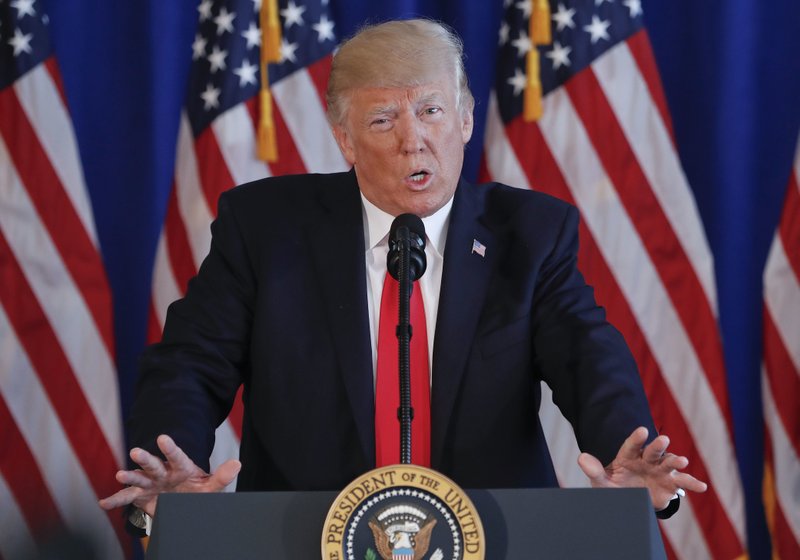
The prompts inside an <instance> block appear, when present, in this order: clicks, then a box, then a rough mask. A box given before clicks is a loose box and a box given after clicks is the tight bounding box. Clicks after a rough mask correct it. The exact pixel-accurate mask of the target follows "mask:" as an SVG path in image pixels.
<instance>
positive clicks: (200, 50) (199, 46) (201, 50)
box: [192, 33, 208, 60]
mask: <svg viewBox="0 0 800 560" xmlns="http://www.w3.org/2000/svg"><path fill="white" fill-rule="evenodd" d="M207 44H208V41H206V40H205V39H204V38H203V36H202V35H200V34H199V33H198V34H197V35H195V36H194V43H192V60H197V59H198V58H202V57H203V56H204V55H205V54H206V45H207Z"/></svg>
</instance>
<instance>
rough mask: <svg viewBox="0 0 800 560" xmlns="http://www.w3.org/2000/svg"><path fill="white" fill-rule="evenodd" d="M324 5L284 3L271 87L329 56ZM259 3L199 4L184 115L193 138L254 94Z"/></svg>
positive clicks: (214, 0) (318, 0)
mask: <svg viewBox="0 0 800 560" xmlns="http://www.w3.org/2000/svg"><path fill="white" fill-rule="evenodd" d="M327 4H328V2H327V0H308V1H302V0H282V1H281V2H279V7H278V11H279V15H280V20H281V26H282V40H281V57H282V61H281V62H279V63H275V64H270V65H269V66H270V68H269V78H270V84H275V83H276V82H278V81H280V80H281V79H283V78H285V77H286V76H288V75H289V74H291V73H292V72H294V71H296V70H298V69H300V68H303V67H305V66H307V65H309V64H311V63H313V62H315V61H317V60H319V59H320V58H322V57H324V56H326V55H327V54H329V53H330V52H332V51H333V49H334V47H335V46H336V38H335V35H334V26H333V22H332V21H331V19H330V17H329V11H328V6H327ZM260 9H261V0H202V1H201V2H200V4H199V6H198V8H197V11H198V14H199V22H198V28H197V33H196V35H195V38H194V42H193V43H192V61H193V62H192V70H191V74H190V77H189V93H188V95H187V98H186V111H187V113H188V115H189V121H190V122H191V126H192V131H193V133H194V136H195V137H197V136H198V135H199V134H200V133H201V132H202V131H203V130H204V129H205V128H206V127H207V126H208V125H210V124H211V123H212V122H213V121H214V120H215V119H216V118H217V117H218V116H219V115H220V114H222V113H224V112H225V111H227V110H228V109H230V108H232V107H235V106H236V105H238V104H239V103H242V102H244V101H246V100H248V99H250V98H251V97H253V96H254V95H256V94H257V93H258V90H259V89H260V87H261V85H260V80H261V70H260V68H259V67H260V53H261V28H260V23H259V11H260Z"/></svg>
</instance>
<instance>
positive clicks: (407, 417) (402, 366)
mask: <svg viewBox="0 0 800 560" xmlns="http://www.w3.org/2000/svg"><path fill="white" fill-rule="evenodd" d="M397 233H398V238H399V239H398V249H399V251H400V255H399V256H400V263H399V265H400V266H399V267H398V268H399V271H398V272H399V273H398V276H399V278H398V283H399V292H400V305H399V323H398V325H397V331H396V334H397V341H398V352H397V354H398V358H399V364H398V374H399V375H398V377H399V378H400V407H399V408H398V409H397V418H398V420H399V421H400V463H401V464H403V465H409V464H411V421H412V420H413V418H414V409H413V408H412V407H411V366H410V350H409V346H410V343H411V336H412V333H411V321H410V310H409V301H410V299H411V290H412V289H413V288H412V285H411V278H410V275H411V238H410V234H409V231H408V227H406V226H401V227H400V228H399V229H398V230H397Z"/></svg>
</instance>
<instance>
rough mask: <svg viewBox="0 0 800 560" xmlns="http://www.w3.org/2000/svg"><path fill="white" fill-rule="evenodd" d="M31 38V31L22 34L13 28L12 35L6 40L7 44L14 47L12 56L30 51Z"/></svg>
mask: <svg viewBox="0 0 800 560" xmlns="http://www.w3.org/2000/svg"><path fill="white" fill-rule="evenodd" d="M31 39H33V33H26V34H23V33H22V31H20V30H19V29H15V30H14V36H13V37H11V39H9V40H8V44H9V45H11V46H12V47H14V56H19V55H20V54H22V53H24V52H25V53H29V54H30V53H31Z"/></svg>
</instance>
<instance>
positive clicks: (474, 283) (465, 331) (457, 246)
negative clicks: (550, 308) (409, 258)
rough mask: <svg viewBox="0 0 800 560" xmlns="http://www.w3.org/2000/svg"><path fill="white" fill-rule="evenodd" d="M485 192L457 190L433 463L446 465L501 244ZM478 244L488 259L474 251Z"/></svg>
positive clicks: (439, 342) (439, 334) (436, 375)
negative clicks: (486, 216)
mask: <svg viewBox="0 0 800 560" xmlns="http://www.w3.org/2000/svg"><path fill="white" fill-rule="evenodd" d="M485 192H486V191H485V190H484V189H480V188H478V187H476V186H475V185H472V184H470V183H467V182H466V181H464V180H462V181H461V182H460V184H459V186H458V189H457V190H456V194H455V200H454V202H453V210H452V214H451V216H450V225H449V227H448V231H447V244H446V246H445V254H444V270H443V272H442V287H441V293H440V296H439V312H438V317H437V319H436V321H437V323H436V334H435V338H434V346H433V348H434V351H433V387H432V393H431V465H432V466H433V468H437V466H439V465H440V464H441V460H442V451H443V446H444V441H445V438H446V435H447V431H448V428H449V423H450V419H451V417H452V412H453V406H454V405H455V400H456V395H457V394H458V389H459V386H460V384H461V380H462V377H463V375H464V370H465V368H466V363H467V357H468V354H469V352H470V350H471V349H470V346H471V343H472V340H473V338H474V336H475V331H476V328H477V325H478V318H479V316H480V312H481V309H482V308H483V304H484V300H485V298H486V292H487V288H488V285H489V280H490V277H491V273H492V270H493V269H494V267H495V255H496V253H497V244H496V243H495V236H494V234H493V233H492V231H491V230H490V229H489V228H488V227H486V225H485V224H484V223H482V221H481V218H482V214H483V211H484V201H483V197H484V195H485ZM475 241H477V242H479V243H480V244H482V245H483V246H484V247H485V255H484V256H481V255H480V254H479V253H478V252H475V251H473V243H474V242H475Z"/></svg>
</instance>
